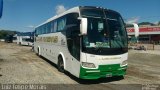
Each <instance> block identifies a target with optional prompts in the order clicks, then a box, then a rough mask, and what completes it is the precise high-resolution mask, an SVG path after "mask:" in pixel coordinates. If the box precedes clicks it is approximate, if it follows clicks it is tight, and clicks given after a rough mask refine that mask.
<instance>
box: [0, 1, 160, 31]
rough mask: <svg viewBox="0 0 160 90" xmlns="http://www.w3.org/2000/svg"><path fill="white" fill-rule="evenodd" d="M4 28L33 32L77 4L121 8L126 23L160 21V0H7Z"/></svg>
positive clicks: (2, 21) (5, 2)
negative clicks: (40, 25) (38, 26)
mask: <svg viewBox="0 0 160 90" xmlns="http://www.w3.org/2000/svg"><path fill="white" fill-rule="evenodd" d="M3 4H4V7H3V15H2V17H1V18H0V30H1V29H5V30H16V31H20V32H28V31H33V30H34V27H35V26H37V25H39V24H41V23H43V22H44V21H46V20H47V19H49V18H51V17H53V16H54V15H56V14H57V13H61V12H63V11H65V10H67V9H70V8H72V7H75V6H100V7H104V8H109V9H112V10H115V11H118V12H119V13H120V14H121V15H122V17H123V19H124V20H125V21H126V22H138V23H139V22H152V23H156V22H158V21H160V0H3Z"/></svg>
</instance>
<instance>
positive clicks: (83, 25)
mask: <svg viewBox="0 0 160 90" xmlns="http://www.w3.org/2000/svg"><path fill="white" fill-rule="evenodd" d="M80 20H81V24H80V32H81V35H87V24H88V21H87V18H80Z"/></svg>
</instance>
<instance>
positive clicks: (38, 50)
mask: <svg viewBox="0 0 160 90" xmlns="http://www.w3.org/2000/svg"><path fill="white" fill-rule="evenodd" d="M37 55H38V56H41V55H40V48H38V49H37Z"/></svg>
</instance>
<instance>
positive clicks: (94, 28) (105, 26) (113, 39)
mask: <svg viewBox="0 0 160 90" xmlns="http://www.w3.org/2000/svg"><path fill="white" fill-rule="evenodd" d="M83 12H84V11H83ZM103 12H105V13H103ZM91 13H92V14H91ZM93 13H96V12H91V10H89V13H87V10H86V11H85V13H81V14H85V15H82V17H85V18H87V20H88V31H87V35H85V36H83V47H84V48H85V50H90V49H92V50H93V49H96V50H100V49H103V50H105V49H110V50H111V49H112V50H113V49H114V50H115V49H121V50H122V49H123V48H127V33H126V30H125V26H124V22H123V20H122V18H121V16H120V15H119V14H118V13H117V12H114V11H102V14H104V15H105V16H103V15H99V16H97V14H95V15H96V16H94V14H93ZM87 15H89V16H87ZM97 17H98V18H97ZM91 52H93V51H91ZM101 52H102V51H101ZM104 52H105V51H104Z"/></svg>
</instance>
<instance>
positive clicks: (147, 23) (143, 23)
mask: <svg viewBox="0 0 160 90" xmlns="http://www.w3.org/2000/svg"><path fill="white" fill-rule="evenodd" d="M138 25H151V26H154V25H155V24H153V23H150V22H141V23H139V24H138Z"/></svg>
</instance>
